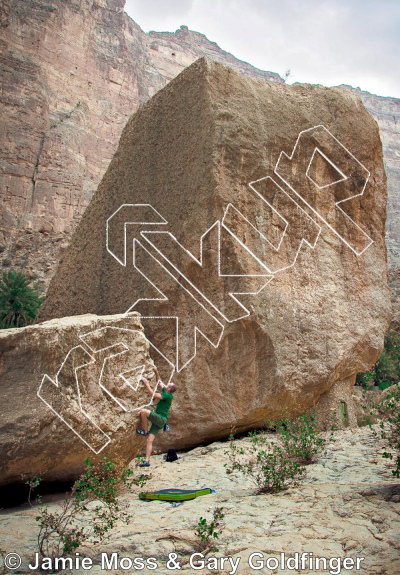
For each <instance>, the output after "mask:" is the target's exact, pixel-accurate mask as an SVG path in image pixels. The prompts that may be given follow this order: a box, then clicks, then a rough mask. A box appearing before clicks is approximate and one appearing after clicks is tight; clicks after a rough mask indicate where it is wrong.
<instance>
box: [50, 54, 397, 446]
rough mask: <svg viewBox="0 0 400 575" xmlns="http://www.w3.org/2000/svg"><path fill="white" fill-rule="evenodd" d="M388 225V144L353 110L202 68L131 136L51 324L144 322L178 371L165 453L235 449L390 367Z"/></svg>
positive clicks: (54, 286)
mask: <svg viewBox="0 0 400 575" xmlns="http://www.w3.org/2000/svg"><path fill="white" fill-rule="evenodd" d="M249 183H252V184H251V186H249ZM351 198H352V199H351ZM346 200H347V201H346ZM339 202H342V203H341V204H340V205H339ZM385 217H386V178H385V172H384V167H383V162H382V148H381V143H380V139H379V133H378V127H377V124H376V122H375V120H373V118H372V117H371V116H370V115H369V114H368V113H367V112H366V110H365V108H364V106H363V104H362V103H361V101H360V100H359V99H358V98H357V96H355V95H354V94H352V93H351V92H349V91H348V90H346V89H344V88H330V89H327V88H323V87H321V86H310V85H294V86H286V85H280V84H273V83H267V82H263V81H258V80H254V79H251V78H249V77H245V76H243V75H240V74H238V73H236V72H235V71H233V70H232V69H229V68H227V67H224V66H222V65H220V64H217V63H213V62H209V61H207V60H204V59H202V60H199V61H197V62H196V63H195V64H193V65H192V66H190V67H189V68H187V69H186V70H185V71H184V72H182V73H181V74H180V75H179V76H178V77H177V78H175V79H174V80H172V81H171V82H170V84H168V85H167V86H166V87H165V88H164V89H163V90H161V91H160V92H159V93H157V94H156V95H155V96H154V97H153V98H152V99H151V100H150V101H149V102H148V103H146V104H145V105H144V106H143V107H142V108H141V109H140V110H139V111H138V112H137V113H136V114H135V115H134V116H133V117H132V118H131V119H130V121H129V122H128V124H127V126H126V127H125V129H124V131H123V134H122V137H121V140H120V144H119V148H118V151H117V153H116V154H115V156H114V158H113V160H112V162H111V164H110V166H109V168H108V170H107V172H106V174H105V176H104V178H103V180H102V182H101V184H100V186H99V188H98V190H97V192H96V194H95V196H94V198H93V199H92V202H91V204H90V205H89V207H88V209H87V210H86V212H85V214H84V216H83V219H82V221H81V223H80V225H79V226H78V228H77V230H76V232H75V235H74V237H73V240H72V243H71V245H70V247H69V249H68V250H67V251H66V253H65V255H64V257H63V259H62V261H61V263H60V265H59V269H58V272H57V274H56V276H55V277H54V279H53V281H52V283H51V285H50V288H49V291H48V295H47V299H46V301H45V303H44V306H43V308H42V312H41V319H50V318H56V317H62V316H65V315H73V314H83V313H95V314H114V313H117V314H122V313H124V312H126V311H128V310H132V309H134V310H137V311H139V312H140V313H141V315H142V320H141V321H142V323H143V325H144V328H145V333H146V336H147V337H148V338H149V340H150V341H151V342H152V343H153V344H154V346H155V347H156V348H157V349H158V350H159V351H160V352H161V353H162V354H163V355H164V356H165V357H166V358H167V359H168V360H169V361H171V363H173V364H174V365H175V368H176V370H177V373H176V374H175V375H174V381H176V383H177V384H178V391H177V394H176V399H175V402H174V407H173V418H172V423H173V425H172V430H171V433H170V434H168V435H165V436H164V437H163V438H162V439H161V445H162V446H163V447H166V446H167V445H173V446H174V447H188V446H191V445H194V444H196V443H198V442H200V441H208V440H211V439H215V438H218V437H223V436H227V435H228V434H229V433H230V431H231V430H232V429H233V428H235V429H236V430H244V429H249V428H251V427H253V426H256V425H260V424H261V423H262V422H263V421H264V420H265V418H271V417H274V416H276V415H278V414H279V413H280V412H281V410H282V408H289V409H291V410H293V411H295V412H300V411H302V410H305V409H307V408H309V407H310V406H313V405H314V404H316V402H317V401H318V398H319V397H320V396H321V395H322V394H323V393H326V392H327V391H329V390H330V389H331V388H332V386H333V385H334V384H335V383H340V382H344V381H349V382H354V377H355V374H356V373H357V372H362V371H365V370H367V369H368V368H369V367H370V366H371V365H372V364H373V363H374V362H375V361H376V359H377V358H378V357H379V355H380V352H381V350H382V346H383V336H384V333H385V331H386V329H387V326H388V323H389V320H390V301H389V292H388V287H387V272H386V250H385V242H384V230H385ZM160 232H164V233H160ZM133 240H134V241H133ZM189 252H190V253H189ZM235 293H238V294H253V295H238V296H237V297H236V298H235V297H233V296H232V294H235ZM203 336H204V337H203ZM339 387H340V386H339ZM167 437H168V442H167V441H166V438H167Z"/></svg>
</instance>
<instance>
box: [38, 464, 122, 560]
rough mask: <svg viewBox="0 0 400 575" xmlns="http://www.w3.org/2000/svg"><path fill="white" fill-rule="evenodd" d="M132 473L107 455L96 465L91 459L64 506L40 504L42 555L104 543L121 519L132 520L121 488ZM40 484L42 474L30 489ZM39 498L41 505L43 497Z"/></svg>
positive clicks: (53, 555) (62, 554)
mask: <svg viewBox="0 0 400 575" xmlns="http://www.w3.org/2000/svg"><path fill="white" fill-rule="evenodd" d="M132 473H133V472H132V471H131V470H130V469H126V468H124V467H123V465H122V463H121V462H113V461H110V460H109V459H107V458H106V457H104V458H103V459H102V460H101V461H99V462H98V463H96V464H92V463H91V461H90V460H89V459H87V460H86V470H85V471H84V473H83V474H82V475H81V477H80V478H79V479H78V480H77V481H76V482H75V483H74V485H73V487H72V489H71V492H70V493H69V494H68V495H67V497H66V499H65V500H64V502H63V503H62V505H61V508H59V509H54V508H53V509H51V510H50V508H49V507H48V506H43V505H41V507H40V512H39V515H38V516H37V517H36V521H37V522H38V523H39V534H38V539H37V541H38V549H39V553H40V554H41V556H42V557H50V558H56V557H64V556H68V555H71V554H72V553H75V551H76V550H77V549H78V548H79V547H81V546H82V545H85V546H86V547H90V546H92V545H95V544H98V543H100V542H101V541H102V540H103V539H104V538H105V536H106V535H107V534H108V533H109V532H110V531H111V529H113V527H114V526H115V524H116V522H117V521H118V520H122V521H125V522H128V520H129V517H128V515H127V514H126V513H125V512H124V511H123V509H122V508H121V506H120V503H119V500H118V493H117V489H118V487H119V486H120V485H121V484H125V483H126V482H127V480H128V478H129V477H130V476H131V475H132ZM39 483H40V479H39V478H38V477H35V478H34V479H32V480H31V481H27V484H28V485H29V487H30V490H33V489H36V488H37V487H38V485H39ZM38 499H39V504H41V503H42V501H41V498H38ZM30 501H31V494H30V495H29V502H30Z"/></svg>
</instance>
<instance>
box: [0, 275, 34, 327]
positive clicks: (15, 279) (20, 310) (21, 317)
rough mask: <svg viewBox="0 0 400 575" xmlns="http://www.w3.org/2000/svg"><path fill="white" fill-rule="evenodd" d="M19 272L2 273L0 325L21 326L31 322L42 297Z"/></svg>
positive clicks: (0, 281)
mask: <svg viewBox="0 0 400 575" xmlns="http://www.w3.org/2000/svg"><path fill="white" fill-rule="evenodd" d="M29 283H30V282H29V279H28V278H27V277H26V276H25V275H24V274H23V273H21V272H13V271H11V272H8V273H4V274H3V277H2V279H1V280H0V327H1V328H3V329H4V328H9V327H21V326H24V325H28V324H29V323H32V322H33V320H34V319H35V317H36V315H37V313H38V311H39V307H40V305H41V303H42V301H43V299H44V298H42V297H41V296H40V295H39V293H38V292H37V291H36V290H35V289H33V288H32V287H31V286H30V285H29Z"/></svg>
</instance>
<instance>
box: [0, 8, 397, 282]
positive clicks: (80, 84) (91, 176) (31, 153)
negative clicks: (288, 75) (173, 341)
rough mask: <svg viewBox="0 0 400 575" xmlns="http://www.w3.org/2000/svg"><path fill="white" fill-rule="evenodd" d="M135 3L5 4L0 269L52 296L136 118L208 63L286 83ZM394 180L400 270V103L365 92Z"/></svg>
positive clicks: (391, 239) (391, 231) (392, 234)
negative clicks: (162, 25) (158, 25)
mask: <svg viewBox="0 0 400 575" xmlns="http://www.w3.org/2000/svg"><path fill="white" fill-rule="evenodd" d="M124 4H125V1H124V0H70V1H69V2H63V1H62V0H45V1H44V0H43V1H40V2H39V1H38V0H26V1H24V2H19V1H18V0H2V1H1V2H0V13H1V18H0V46H1V55H0V60H1V72H0V77H1V84H2V93H1V95H0V118H1V119H0V129H1V132H2V134H3V138H2V146H1V150H0V166H1V173H0V252H1V253H0V262H1V265H2V270H3V271H4V270H7V269H8V268H9V267H10V266H12V267H13V268H14V269H15V268H16V269H21V270H23V271H24V272H25V273H27V274H28V275H29V276H30V277H31V278H32V279H33V280H35V281H36V282H37V284H38V286H39V287H40V288H41V289H42V290H46V289H47V285H48V282H49V281H50V279H51V277H52V276H53V275H54V271H55V269H56V267H57V264H58V261H59V258H60V257H61V255H62V253H63V251H64V250H65V248H66V247H67V245H68V243H69V239H70V235H71V233H72V231H73V229H74V228H75V227H76V224H77V223H78V222H79V221H80V219H81V216H82V214H83V212H84V210H85V209H86V207H87V205H88V204H89V201H90V199H91V197H92V195H93V193H94V191H95V190H96V189H97V186H98V184H99V182H100V180H101V178H102V176H103V174H104V173H105V171H106V170H107V167H108V165H109V162H110V160H111V158H112V156H113V154H114V152H115V150H116V148H117V144H118V141H119V138H120V135H121V132H122V128H123V127H124V125H125V124H126V122H127V120H128V118H129V116H130V115H131V114H133V113H134V112H135V111H136V110H137V109H138V108H139V107H140V106H141V105H142V104H143V103H144V102H146V101H147V100H148V99H149V98H150V97H151V96H153V95H154V94H155V93H156V92H157V91H158V90H159V89H161V88H162V87H163V86H165V84H166V83H168V82H169V81H170V80H171V79H172V78H174V77H175V76H176V75H177V74H178V73H179V72H181V71H182V69H183V68H185V67H186V66H188V65H190V64H191V63H192V62H194V61H195V60H196V59H198V58H199V57H201V56H207V57H209V58H212V59H214V60H217V61H219V62H221V63H223V64H226V65H229V66H232V67H234V68H235V69H236V70H238V71H239V72H241V73H244V74H247V75H250V76H253V77H256V78H260V79H265V80H268V81H272V82H278V83H282V82H283V80H282V78H280V76H279V75H278V74H274V73H272V72H263V71H261V70H258V69H257V68H254V67H253V66H250V65H249V64H247V63H245V62H242V61H240V60H238V59H236V58H235V57H234V56H232V55H231V54H229V53H227V52H225V51H224V50H222V49H221V48H219V47H218V46H217V44H215V43H214V42H211V41H209V40H208V39H207V38H206V37H205V36H204V35H203V34H200V33H198V32H193V31H190V30H188V28H187V27H186V26H181V28H180V29H179V30H177V31H176V32H173V33H170V32H149V33H148V34H146V33H144V32H143V30H142V29H141V28H140V27H139V26H138V25H137V24H136V23H135V22H134V21H133V20H132V19H131V18H130V17H129V16H128V15H127V14H126V13H125V12H124ZM356 92H357V93H358V94H359V96H360V97H361V98H362V99H363V101H364V103H365V104H366V106H367V108H368V110H369V111H370V112H371V113H372V115H374V116H375V117H376V119H377V120H378V123H379V125H380V129H381V137H382V140H383V144H384V153H385V162H386V168H387V172H388V188H389V218H388V231H387V233H388V247H389V257H390V264H391V265H392V266H396V265H399V261H400V255H399V247H398V246H399V230H398V227H397V225H396V217H397V219H398V213H399V211H400V208H399V205H400V200H399V199H398V196H399V194H398V192H397V190H398V184H399V180H400V175H399V174H400V168H399V161H400V150H399V148H400V144H399V138H398V125H399V124H398V122H397V119H398V118H399V116H400V112H399V110H400V103H399V102H400V101H399V100H396V99H390V98H380V97H377V96H372V95H370V94H367V93H365V92H360V91H359V90H356Z"/></svg>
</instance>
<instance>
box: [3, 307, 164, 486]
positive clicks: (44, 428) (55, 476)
mask: <svg viewBox="0 0 400 575" xmlns="http://www.w3.org/2000/svg"><path fill="white" fill-rule="evenodd" d="M149 347H150V346H149V343H148V341H147V340H146V338H145V336H144V334H143V328H142V326H141V324H140V320H139V318H138V315H137V314H131V315H130V316H129V317H121V316H109V317H102V318H99V317H97V316H94V315H84V316H79V317H73V318H63V319H61V320H53V321H48V322H44V323H42V324H40V325H35V326H29V327H25V328H17V329H10V330H1V331H0V398H1V399H0V401H1V406H2V408H1V415H0V470H1V471H0V485H6V484H9V483H14V482H21V481H24V480H26V479H27V478H32V477H34V476H36V475H39V476H40V477H41V478H42V479H43V480H45V481H61V480H62V481H69V480H73V479H76V478H77V477H78V476H79V474H80V473H81V472H82V470H83V468H84V466H85V463H84V462H85V459H86V458H87V457H90V458H91V460H92V461H95V460H96V459H98V458H99V457H103V456H104V455H106V456H108V457H109V458H111V459H115V458H119V459H122V460H124V461H126V462H127V461H131V460H132V458H133V457H135V456H136V455H137V454H138V452H139V450H140V448H141V446H142V445H143V438H141V437H139V436H138V435H136V434H135V428H136V427H137V424H138V422H139V414H138V408H140V407H141V406H145V405H148V404H149V403H150V401H151V397H150V396H149V394H148V393H147V392H146V390H145V388H144V386H143V384H139V379H140V376H141V374H142V373H145V374H147V377H149V382H150V383H151V385H152V388H153V389H154V387H155V377H154V374H153V370H152V366H151V361H150V356H149ZM154 353H155V352H152V356H153V357H154ZM156 356H157V354H156ZM154 359H157V357H154ZM159 364H160V369H161V370H163V371H164V373H165V375H166V377H167V378H168V377H169V375H168V364H165V365H164V364H163V360H162V358H159ZM121 373H122V374H123V375H124V378H125V379H123V378H121V376H120V374H121Z"/></svg>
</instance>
